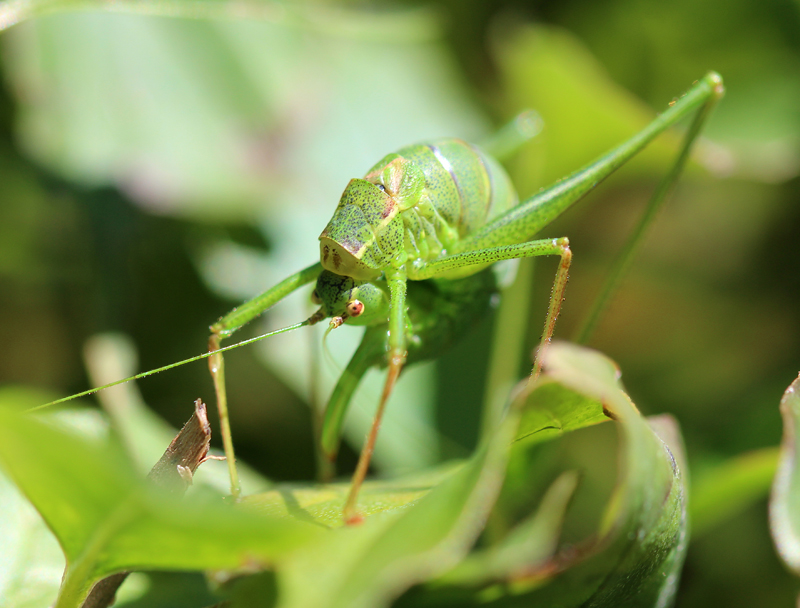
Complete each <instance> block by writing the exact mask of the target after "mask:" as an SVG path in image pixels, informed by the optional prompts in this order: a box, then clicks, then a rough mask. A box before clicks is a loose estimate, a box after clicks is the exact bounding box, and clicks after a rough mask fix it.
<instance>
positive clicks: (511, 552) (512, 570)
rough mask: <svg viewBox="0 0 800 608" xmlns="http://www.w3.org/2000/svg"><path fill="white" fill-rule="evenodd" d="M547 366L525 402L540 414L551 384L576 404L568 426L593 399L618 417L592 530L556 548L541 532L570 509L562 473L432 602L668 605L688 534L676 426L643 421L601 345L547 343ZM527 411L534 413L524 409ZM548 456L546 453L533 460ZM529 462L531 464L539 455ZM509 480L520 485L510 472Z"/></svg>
mask: <svg viewBox="0 0 800 608" xmlns="http://www.w3.org/2000/svg"><path fill="white" fill-rule="evenodd" d="M545 371H546V378H545V379H544V381H543V382H541V383H540V384H539V385H538V387H535V388H534V389H533V391H532V392H531V394H530V395H529V396H528V397H527V398H526V402H525V407H526V408H533V409H537V408H541V409H543V410H544V411H545V413H546V414H547V416H550V415H551V414H552V412H553V411H558V407H559V406H558V405H557V404H552V403H551V404H548V403H546V402H545V401H544V400H543V399H541V397H542V394H541V393H540V391H541V392H542V393H544V394H547V393H550V394H553V393H554V389H553V386H554V385H555V386H558V387H560V389H561V390H563V391H564V397H565V400H566V402H567V403H572V404H573V405H574V406H575V410H574V412H572V413H570V412H569V411H568V410H566V408H564V409H562V410H561V413H560V414H559V416H558V419H559V421H560V422H563V423H564V426H565V427H569V428H573V429H577V428H578V427H579V426H580V425H579V424H571V421H570V419H571V417H572V416H574V417H575V419H576V420H577V419H582V420H583V421H584V422H583V424H584V425H589V426H591V425H593V424H594V422H596V416H592V415H588V416H587V412H591V411H592V410H593V409H594V411H595V414H597V408H600V412H602V408H603V407H605V409H606V411H607V412H608V414H609V415H610V416H612V417H613V418H614V419H615V420H616V423H617V427H618V429H619V432H620V445H619V450H620V458H619V470H618V479H617V483H616V487H615V488H614V491H613V493H612V495H611V498H610V500H609V501H608V503H607V504H606V505H605V509H604V516H603V517H602V518H601V523H600V525H599V527H598V529H597V530H596V531H595V532H594V533H593V534H591V535H590V536H589V537H587V538H585V539H583V540H578V541H577V542H575V541H573V542H567V543H564V544H562V545H559V547H558V548H557V549H554V548H553V545H552V543H553V540H554V538H553V535H552V530H551V534H547V533H546V532H545V533H543V532H542V527H541V526H540V525H538V520H540V518H541V520H542V521H548V520H549V522H550V525H551V526H552V528H554V529H556V530H557V529H558V527H559V526H560V522H561V521H562V520H563V519H564V517H565V516H566V517H569V512H568V511H566V515H565V509H566V508H567V504H568V500H569V497H570V495H571V494H572V490H573V488H571V487H570V483H571V482H570V481H569V480H570V478H569V477H566V478H564V477H561V478H559V479H558V481H557V482H556V483H555V484H553V485H551V487H550V489H549V490H548V491H547V492H546V494H545V498H544V499H543V500H542V501H541V503H540V505H541V506H540V507H539V508H538V511H537V513H536V514H535V515H534V516H532V518H530V519H527V520H524V521H523V523H522V524H520V525H518V526H516V527H515V528H513V529H511V530H510V531H509V532H508V534H507V536H506V537H505V538H504V539H502V540H501V541H500V542H498V543H496V544H495V545H493V546H491V547H489V548H488V549H487V550H485V551H483V552H481V553H478V554H476V555H474V556H472V557H470V558H468V560H467V561H466V562H464V564H463V565H462V566H460V567H459V568H456V569H455V570H454V571H453V572H451V573H449V574H447V575H445V576H444V577H442V578H441V579H440V580H439V581H437V582H436V584H435V585H434V586H432V587H431V588H429V590H428V592H429V593H430V594H431V597H433V598H434V601H431V602H430V603H431V605H438V603H439V602H441V603H442V604H447V603H448V602H453V601H456V603H458V604H459V605H464V606H467V605H472V604H473V603H476V604H479V603H482V602H485V601H489V600H494V601H498V602H501V604H502V601H501V600H502V599H503V598H506V599H508V600H509V601H511V600H513V601H512V604H513V605H518V604H524V605H536V606H540V605H541V606H550V605H558V606H576V607H577V606H585V605H592V606H655V605H658V606H662V605H668V604H669V603H670V602H671V598H672V597H673V595H674V593H675V590H676V588H677V580H678V576H679V572H680V567H681V564H682V562H683V557H684V552H685V549H686V544H687V530H686V507H685V491H684V487H683V482H682V479H681V472H680V468H679V466H678V462H680V461H681V460H682V446H681V444H680V439H679V434H678V433H677V428H676V427H675V425H674V423H673V422H672V420H671V419H669V418H660V419H654V420H652V421H650V422H648V421H646V420H645V419H644V418H642V416H641V415H640V413H639V412H638V410H637V409H636V407H635V406H634V405H633V403H631V401H630V399H629V398H628V397H627V395H626V394H625V393H624V392H623V391H622V390H621V388H620V386H619V382H618V380H619V379H618V372H617V370H616V367H615V366H614V364H613V363H612V362H611V361H609V360H608V359H606V358H605V357H603V356H601V355H599V354H598V353H595V352H592V351H589V350H586V349H581V348H578V347H575V346H571V345H567V344H554V345H553V346H552V347H551V348H550V349H549V352H548V353H547V356H546V359H545ZM537 393H540V394H538V395H537ZM569 393H571V395H569V396H567V395H568V394H569ZM600 403H602V404H603V406H599V405H598V404H600ZM524 416H525V417H528V418H531V419H533V418H534V416H533V415H532V414H531V413H530V412H527V411H526V413H525V414H524ZM547 416H543V419H544V418H546V417H547ZM545 428H546V427H545ZM539 434H541V433H539ZM535 436H536V435H527V437H526V439H527V438H530V437H535ZM551 436H552V435H551ZM662 438H664V439H665V440H668V441H669V443H670V447H667V445H666V444H665V443H664V440H662ZM523 444H524V442H517V443H515V444H514V446H515V449H516V450H520V449H522V448H524V447H525V446H524V445H523ZM528 447H529V446H528ZM534 454H536V452H535V453H534ZM596 457H599V455H598V456H596ZM547 464H548V463H547V460H546V459H545V460H543V461H541V462H540V463H539V466H540V468H541V467H546V466H547ZM531 466H532V468H534V469H535V468H536V466H537V465H536V460H534V461H533V463H532V465H531ZM511 476H512V474H511V472H510V473H509V477H511ZM529 482H530V480H529ZM509 483H514V484H516V485H517V486H520V485H521V482H519V481H514V480H511V479H507V481H506V484H507V485H508V484H509ZM503 491H504V493H506V492H507V491H509V488H508V487H506V488H504V490H503ZM520 491H521V490H520ZM562 542H563V541H562ZM537 545H538V546H537ZM520 548H524V550H522V549H520ZM462 569H463V570H462ZM466 573H471V574H474V576H466V575H465V574H466ZM412 597H414V598H419V595H417V596H412ZM454 598H455V600H454ZM401 605H402V604H401ZM409 605H413V601H411V602H409Z"/></svg>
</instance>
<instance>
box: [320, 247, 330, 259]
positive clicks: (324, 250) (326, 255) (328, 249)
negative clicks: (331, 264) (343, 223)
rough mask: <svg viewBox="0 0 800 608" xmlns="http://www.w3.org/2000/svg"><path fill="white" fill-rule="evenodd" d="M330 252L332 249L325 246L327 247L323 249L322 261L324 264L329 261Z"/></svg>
mask: <svg viewBox="0 0 800 608" xmlns="http://www.w3.org/2000/svg"><path fill="white" fill-rule="evenodd" d="M330 252H331V248H330V247H328V246H327V245H325V246H324V247H323V248H322V261H323V263H324V262H327V261H328V254H329V253H330Z"/></svg>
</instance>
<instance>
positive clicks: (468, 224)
mask: <svg viewBox="0 0 800 608" xmlns="http://www.w3.org/2000/svg"><path fill="white" fill-rule="evenodd" d="M518 202H519V199H518V198H517V195H516V192H515V191H514V188H513V186H512V184H511V180H510V179H509V178H508V175H507V174H506V172H505V171H504V170H503V168H502V167H501V166H500V165H499V164H498V163H497V161H495V160H494V159H492V158H491V157H490V156H489V155H487V154H485V153H484V152H482V151H481V150H480V149H479V148H478V147H477V146H474V145H471V144H468V143H466V142H464V141H461V140H459V139H444V140H439V141H436V142H432V143H425V144H419V145H414V146H407V147H405V148H402V149H400V150H399V151H398V152H396V153H393V154H389V155H387V156H385V157H384V158H383V159H381V160H380V161H379V162H378V163H377V164H375V166H374V167H372V169H370V170H369V171H368V172H367V175H366V177H365V178H364V179H353V180H351V181H350V183H349V184H348V185H347V188H345V191H344V193H343V195H342V198H341V199H340V201H339V205H338V206H337V208H336V210H335V211H334V213H333V217H332V218H331V220H330V222H329V223H328V225H327V226H326V227H325V230H323V232H322V234H321V235H320V259H321V263H322V266H323V268H325V269H326V270H329V271H330V272H333V273H335V274H339V275H345V276H350V277H353V278H355V279H359V280H369V279H373V278H376V277H377V276H379V275H380V273H381V272H382V271H383V270H384V269H385V268H387V267H389V266H395V267H399V266H404V267H405V269H406V272H407V274H408V278H409V279H411V280H419V279H420V278H422V277H421V276H420V273H419V270H420V269H421V268H422V267H424V265H425V263H426V262H429V261H431V260H435V259H437V258H440V257H442V256H445V255H448V254H449V253H452V252H455V251H457V250H458V245H459V243H460V241H461V240H462V239H463V238H464V237H465V236H468V235H469V234H471V233H473V232H474V231H475V230H477V229H478V228H480V227H481V226H483V225H485V224H486V222H487V221H490V220H492V219H494V218H495V217H498V216H500V215H502V214H503V213H505V212H506V211H508V210H509V209H511V208H512V207H514V206H516V205H517V204H518ZM478 270H480V267H475V266H471V267H465V268H460V269H455V270H450V271H449V272H446V273H444V274H443V275H442V276H444V277H446V278H456V277H460V276H467V275H469V274H473V273H475V272H477V271H478Z"/></svg>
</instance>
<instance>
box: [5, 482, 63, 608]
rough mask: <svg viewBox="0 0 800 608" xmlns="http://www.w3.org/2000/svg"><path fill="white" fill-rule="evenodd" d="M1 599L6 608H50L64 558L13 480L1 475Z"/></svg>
mask: <svg viewBox="0 0 800 608" xmlns="http://www.w3.org/2000/svg"><path fill="white" fill-rule="evenodd" d="M0 546H2V547H3V550H2V551H0V597H2V598H3V601H2V603H3V605H4V606H15V607H16V608H41V606H50V605H52V603H53V601H54V600H55V598H56V594H57V593H58V586H59V584H60V582H61V573H62V572H63V570H64V556H63V554H62V553H61V550H60V549H59V547H58V543H57V542H56V539H55V538H53V535H52V534H51V533H50V530H48V529H47V526H45V525H44V522H43V521H42V518H41V517H40V516H39V514H38V513H36V511H35V510H34V508H33V507H32V506H31V505H30V503H29V502H28V501H27V500H25V497H24V496H22V495H21V494H20V493H19V491H18V490H17V489H16V488H15V487H14V485H13V484H12V483H11V481H10V480H8V479H6V477H5V476H3V475H0Z"/></svg>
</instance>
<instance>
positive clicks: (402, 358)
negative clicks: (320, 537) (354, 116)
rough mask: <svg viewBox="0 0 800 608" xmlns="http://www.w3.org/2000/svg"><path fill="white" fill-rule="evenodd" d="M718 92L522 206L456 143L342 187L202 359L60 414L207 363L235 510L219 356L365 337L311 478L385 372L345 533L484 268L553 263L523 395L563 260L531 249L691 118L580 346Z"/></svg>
mask: <svg viewBox="0 0 800 608" xmlns="http://www.w3.org/2000/svg"><path fill="white" fill-rule="evenodd" d="M723 92H724V88H723V85H722V80H721V78H720V77H719V76H718V75H717V74H715V73H709V74H707V75H706V76H705V77H704V78H703V79H701V80H700V81H698V82H697V83H695V84H694V86H693V87H692V88H691V89H690V90H689V91H688V92H687V93H686V94H685V95H684V96H683V97H681V98H680V99H679V100H677V101H675V102H673V103H672V104H670V107H669V108H668V109H667V110H666V111H665V112H664V113H663V114H661V115H659V116H658V117H657V118H656V119H655V120H653V121H652V122H651V123H650V124H649V125H648V126H647V127H646V128H645V129H643V130H642V131H641V132H639V133H638V134H637V135H635V136H633V137H632V138H631V139H629V140H628V141H626V142H624V143H623V144H621V145H619V146H618V147H617V148H615V149H613V150H611V151H610V152H608V153H607V154H605V155H603V156H601V157H600V158H598V159H597V160H595V161H594V162H592V163H590V164H589V165H587V166H586V167H584V168H583V169H580V170H579V171H576V172H575V173H573V174H572V175H570V176H568V177H566V178H564V179H562V180H560V181H558V182H557V183H556V184H554V185H552V186H550V187H548V188H545V189H543V190H541V191H540V192H538V193H537V194H535V195H534V196H532V197H530V198H528V199H527V200H525V201H523V202H522V203H519V201H518V199H517V196H516V193H515V191H514V189H513V187H512V185H511V182H510V180H509V178H508V176H507V175H506V173H505V171H504V170H503V169H502V168H501V167H500V165H499V164H498V163H497V162H496V161H495V160H494V159H493V158H492V157H491V156H489V155H488V154H487V153H485V152H483V151H482V150H480V149H479V148H478V147H476V146H472V145H470V144H466V143H464V142H462V141H460V140H441V141H437V142H432V143H426V144H419V145H416V146H408V147H406V148H402V149H401V150H399V151H398V152H397V153H394V154H389V155H388V156H386V157H384V158H383V159H382V160H381V161H379V162H378V163H376V165H375V166H374V167H373V168H372V169H370V170H369V171H368V172H367V174H366V176H365V177H364V178H363V179H353V180H351V181H350V183H349V184H348V185H347V187H346V188H345V191H344V193H343V194H342V197H341V199H340V201H339V205H338V207H337V208H336V210H335V212H334V215H333V218H332V219H331V220H330V222H329V223H328V225H327V226H326V227H325V229H324V230H323V232H322V234H321V235H320V261H319V262H316V263H314V264H312V265H310V266H308V267H307V268H305V269H303V270H301V271H299V272H297V273H295V274H293V275H291V276H289V277H288V278H286V279H285V280H283V281H282V282H280V283H279V284H278V285H276V286H274V287H273V288H271V289H269V290H267V291H266V292H264V293H262V294H261V295H259V296H257V297H255V298H253V299H252V300H250V301H248V302H246V303H244V304H243V305H241V306H239V307H238V308H236V309H234V310H233V311H231V312H230V313H228V314H227V315H225V316H223V317H222V318H221V319H220V320H219V321H217V322H216V323H215V324H213V325H212V326H211V336H210V338H209V352H208V353H204V354H203V355H199V356H198V357H193V358H191V359H187V360H184V361H179V362H177V363H174V364H172V365H169V366H166V367H164V368H160V369H158V370H151V371H149V372H144V373H142V374H137V375H136V376H133V377H131V378H126V379H124V380H119V381H117V382H114V383H112V384H108V385H105V386H103V387H99V388H96V389H92V390H91V391H86V392H84V393H80V394H79V395H73V396H71V397H67V398H65V399H62V400H59V401H65V400H67V399H72V398H74V397H77V396H81V395H86V394H90V393H93V392H96V391H98V390H101V389H102V388H106V387H108V386H113V385H114V384H119V383H121V382H125V381H128V380H132V379H136V378H142V377H144V376H147V375H150V374H152V373H156V372H158V371H163V370H165V369H169V368H171V367H175V366H177V365H182V364H184V363H188V362H190V361H194V360H196V359H200V358H204V357H209V368H210V370H211V374H212V377H213V380H214V385H215V389H216V394H217V402H218V409H219V413H220V421H221V427H222V437H223V443H224V448H225V453H226V457H227V461H228V466H229V470H230V476H231V492H232V494H233V495H234V496H238V495H239V493H240V490H239V481H238V475H237V473H236V466H235V457H234V450H233V443H232V439H231V431H230V426H229V423H228V409H227V398H226V391H225V379H224V362H223V357H222V353H223V352H224V351H225V350H229V349H231V348H236V347H238V346H241V345H243V344H247V343H250V342H253V341H255V340H258V339H263V338H265V337H268V336H271V335H275V334H277V333H281V332H284V331H290V330H293V329H296V328H298V327H302V326H305V325H312V324H315V323H318V322H319V321H321V320H323V319H328V318H330V319H331V321H330V328H331V329H333V328H336V327H339V326H340V325H343V324H349V325H362V326H366V328H367V329H366V332H365V334H364V337H363V339H362V341H361V344H360V346H359V347H358V349H357V350H356V352H355V354H354V355H353V357H352V359H351V361H350V362H349V363H348V365H347V367H346V369H345V370H344V372H343V373H342V375H341V377H340V379H339V381H338V383H337V384H336V386H335V388H334V390H333V393H332V394H331V397H330V399H329V401H328V405H327V408H326V411H325V417H324V421H323V423H322V426H321V429H320V433H319V434H320V437H319V441H320V450H321V454H322V456H323V458H322V462H323V469H327V472H328V474H330V471H331V470H332V468H331V467H332V464H330V463H332V462H333V460H335V457H336V453H337V450H338V447H339V442H340V438H341V431H342V421H343V419H344V415H345V413H346V410H347V407H348V405H349V403H350V399H351V397H352V395H353V393H354V392H355V389H356V387H357V386H358V383H359V381H360V380H361V378H362V377H363V375H364V373H365V372H366V371H367V369H368V368H370V367H373V366H380V367H387V368H388V372H387V377H386V380H385V384H384V389H383V393H382V395H381V398H380V401H379V404H378V408H377V411H376V414H375V418H374V421H373V424H372V428H371V430H370V432H369V434H368V436H367V440H366V443H365V445H364V447H363V449H362V452H361V456H360V459H359V462H358V465H357V468H356V471H355V473H354V476H353V480H352V483H351V487H350V493H349V496H348V498H347V501H346V503H345V506H344V511H343V513H344V518H345V520H346V521H348V522H351V523H352V522H357V521H359V519H360V516H359V514H358V509H357V498H358V492H359V488H360V487H361V485H362V483H363V481H364V479H365V477H366V473H367V469H368V466H369V462H370V458H371V455H372V451H373V448H374V445H375V441H376V438H377V433H378V428H379V426H380V422H381V417H382V415H383V411H384V409H385V406H386V402H387V399H388V397H389V395H390V394H391V392H392V389H393V387H394V385H395V383H396V381H397V379H398V377H399V375H400V373H401V371H402V369H403V367H404V365H406V364H407V363H411V362H414V361H419V360H424V359H431V358H435V357H438V356H439V355H440V354H441V353H442V352H443V351H444V350H445V349H446V348H447V347H448V346H449V345H450V344H451V343H452V342H454V341H455V340H456V339H457V338H458V337H459V336H460V335H461V334H463V333H464V332H465V331H466V329H467V328H468V327H469V326H470V325H471V324H472V323H473V322H474V320H476V319H478V318H480V316H481V315H484V314H485V312H486V310H487V308H488V306H489V302H490V300H491V298H492V296H493V294H494V293H495V291H496V289H497V288H496V285H495V282H494V276H493V274H492V273H491V271H490V270H486V269H487V267H488V266H490V265H492V264H494V263H496V262H499V261H501V260H507V259H514V258H524V257H534V256H543V255H555V256H559V257H560V263H559V265H558V270H557V272H556V277H555V281H554V283H553V290H552V296H551V300H550V305H549V309H548V312H547V316H546V319H545V325H544V331H543V333H542V337H541V343H540V346H539V349H538V351H537V354H536V357H535V359H534V364H533V369H532V372H531V376H530V380H529V381H532V380H535V379H536V377H537V376H538V374H539V373H540V371H541V366H542V357H543V353H544V350H545V348H546V346H547V345H548V343H549V342H550V339H551V337H552V335H553V330H554V327H555V323H556V319H557V317H558V314H559V310H560V307H561V302H562V300H563V297H564V290H565V287H566V283H567V277H568V271H569V266H570V262H571V257H572V253H571V250H570V248H569V241H568V239H567V238H555V239H552V238H551V239H540V240H532V239H533V238H534V236H535V235H536V234H537V233H538V232H539V231H540V230H541V229H542V228H543V227H545V226H546V225H547V224H548V223H550V222H551V221H552V220H553V219H554V218H556V217H557V216H558V215H559V214H561V213H562V212H563V211H564V210H565V209H567V208H568V207H569V206H570V205H572V204H573V203H574V202H575V201H577V200H578V199H580V198H581V197H582V196H584V195H585V194H586V193H587V192H588V191H589V190H591V189H592V188H594V186H596V185H597V184H598V183H599V182H600V181H602V180H603V179H604V178H605V177H607V176H608V175H610V174H611V173H612V172H614V171H615V170H616V169H617V168H619V167H620V166H621V165H622V164H624V163H625V162H627V161H628V160H629V159H630V158H631V157H633V156H634V155H635V154H637V153H638V152H639V151H640V150H641V149H642V148H644V147H645V146H646V145H647V144H648V143H650V142H651V141H652V140H653V139H654V138H655V137H656V136H658V135H659V134H660V133H662V132H663V131H664V130H666V129H667V128H669V127H670V126H672V125H674V124H675V123H676V122H678V121H679V120H681V119H682V118H684V117H686V116H688V115H689V114H691V113H692V112H695V111H696V114H695V118H694V121H693V123H692V125H691V127H690V128H689V130H688V132H687V133H686V135H685V137H684V141H683V145H682V148H681V150H680V152H679V154H678V157H677V159H676V161H675V163H674V164H673V166H672V168H671V170H670V171H669V173H668V174H667V175H666V177H665V178H664V179H663V181H662V182H661V184H660V186H659V187H658V189H657V190H656V192H655V194H654V195H653V197H652V199H651V201H650V205H649V207H648V210H647V212H646V213H645V215H644V217H643V219H642V221H641V223H640V224H639V226H638V227H637V229H636V230H635V231H634V234H633V236H632V237H631V240H630V241H629V243H628V244H627V246H626V247H625V248H624V250H623V253H622V255H621V257H620V259H619V261H618V263H617V265H616V266H615V268H614V269H613V270H612V273H611V277H610V279H609V281H608V282H607V284H606V287H605V288H604V290H603V293H602V296H601V297H600V298H599V300H598V303H597V304H596V306H595V314H593V315H590V317H589V319H590V320H589V322H588V323H587V327H586V329H585V331H584V332H583V333H584V335H586V334H587V333H588V332H589V331H590V326H591V324H592V323H593V322H594V320H596V318H597V313H599V310H600V309H601V307H602V305H603V303H604V302H605V301H607V299H608V297H609V295H610V293H611V291H612V290H613V287H614V285H615V284H616V283H617V282H618V279H619V277H620V276H621V274H622V272H623V271H624V267H625V266H626V265H627V263H628V261H629V260H630V259H631V258H632V255H633V252H634V249H635V247H636V245H637V244H638V242H639V241H640V239H641V235H642V234H643V232H644V228H645V226H646V224H647V223H648V222H649V221H650V220H651V219H652V217H653V215H654V212H655V210H656V208H657V207H658V206H659V205H660V203H661V202H662V201H663V200H664V198H665V196H666V194H667V192H668V191H669V189H670V188H671V186H672V185H673V184H674V183H675V182H676V180H677V177H678V175H679V173H680V171H681V169H682V168H683V166H684V165H685V163H686V160H687V158H688V154H689V150H690V148H691V146H692V144H693V142H694V140H695V139H696V138H697V136H698V134H699V132H700V130H701V128H702V125H703V122H704V121H705V119H706V118H707V116H708V114H709V112H710V110H711V108H712V107H713V106H714V104H715V103H716V101H717V100H718V99H719V98H720V97H721V96H722V94H723ZM312 282H316V288H315V289H314V292H313V295H312V298H313V299H314V301H315V302H316V303H317V304H318V305H319V309H318V310H317V312H315V313H314V314H313V315H312V316H311V317H310V318H309V319H307V320H305V321H302V322H299V323H297V324H295V325H292V326H290V327H287V328H283V329H280V330H277V331H275V332H271V333H269V334H266V335H264V336H259V337H258V338H254V339H251V340H246V341H244V342H241V343H238V344H234V345H232V346H227V347H224V348H221V347H220V342H221V340H222V339H223V338H226V337H228V336H230V335H231V334H233V333H234V332H235V331H237V330H238V329H239V328H241V327H242V326H243V325H245V324H246V323H248V322H249V321H251V320H252V319H254V318H255V317H257V316H258V315H260V314H261V313H263V312H264V311H266V310H267V309H268V308H270V307H271V306H272V305H274V304H275V303H277V302H278V301H280V300H282V299H283V298H285V297H286V296H287V295H289V294H290V293H292V292H294V291H295V290H297V289H299V288H301V287H302V286H304V285H307V284H309V283H312ZM54 403H57V402H54ZM48 405H50V404H48ZM325 463H327V464H325ZM323 474H324V473H323Z"/></svg>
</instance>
